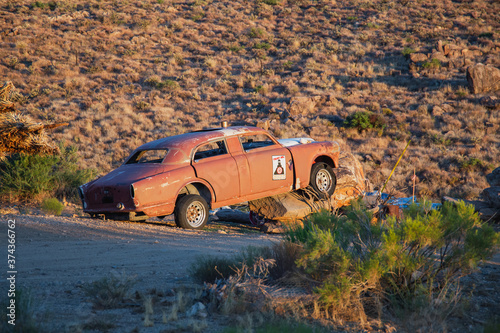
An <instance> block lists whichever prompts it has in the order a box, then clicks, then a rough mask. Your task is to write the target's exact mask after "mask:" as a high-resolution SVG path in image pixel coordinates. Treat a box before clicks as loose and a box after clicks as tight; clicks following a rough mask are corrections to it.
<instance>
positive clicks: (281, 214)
mask: <svg viewBox="0 0 500 333" xmlns="http://www.w3.org/2000/svg"><path fill="white" fill-rule="evenodd" d="M339 164H340V165H339V168H336V169H334V171H335V175H336V177H337V187H336V189H335V193H334V194H333V195H332V197H331V198H330V199H325V200H317V199H316V198H314V195H310V194H309V193H308V191H294V192H290V193H284V194H279V195H275V196H272V197H267V198H263V199H258V200H253V201H249V202H248V205H249V208H250V210H252V211H254V212H256V213H257V214H259V215H261V216H263V217H265V218H267V219H270V220H275V221H281V222H289V221H295V220H300V219H303V218H304V217H306V216H308V215H310V214H312V213H314V212H316V211H318V210H320V209H322V208H326V209H332V208H340V207H342V206H346V205H348V204H349V202H350V201H351V200H353V199H356V198H358V197H359V196H361V195H363V192H364V191H365V190H366V180H365V176H364V173H363V167H362V166H361V163H360V162H359V161H358V160H357V159H356V157H355V156H354V155H352V154H350V153H342V154H341V155H340V158H339Z"/></svg>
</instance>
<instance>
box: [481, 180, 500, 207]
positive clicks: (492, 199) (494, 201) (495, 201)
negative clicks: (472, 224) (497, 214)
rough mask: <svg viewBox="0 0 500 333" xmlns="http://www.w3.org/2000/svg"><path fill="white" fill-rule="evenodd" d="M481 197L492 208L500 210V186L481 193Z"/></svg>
mask: <svg viewBox="0 0 500 333" xmlns="http://www.w3.org/2000/svg"><path fill="white" fill-rule="evenodd" d="M481 196H482V197H483V198H484V200H485V201H486V202H488V203H489V204H490V206H491V208H496V209H500V186H492V187H488V188H486V189H484V190H483V192H481Z"/></svg>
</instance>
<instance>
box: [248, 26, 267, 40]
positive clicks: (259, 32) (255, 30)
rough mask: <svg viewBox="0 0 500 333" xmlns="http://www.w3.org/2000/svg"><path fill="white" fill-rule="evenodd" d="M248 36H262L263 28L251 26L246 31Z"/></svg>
mask: <svg viewBox="0 0 500 333" xmlns="http://www.w3.org/2000/svg"><path fill="white" fill-rule="evenodd" d="M248 36H249V37H250V38H258V37H262V36H264V30H262V29H261V28H251V29H250V32H249V33H248Z"/></svg>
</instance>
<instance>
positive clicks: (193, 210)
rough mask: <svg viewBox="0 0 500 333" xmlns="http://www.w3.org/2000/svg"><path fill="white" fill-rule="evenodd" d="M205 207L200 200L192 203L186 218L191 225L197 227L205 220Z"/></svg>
mask: <svg viewBox="0 0 500 333" xmlns="http://www.w3.org/2000/svg"><path fill="white" fill-rule="evenodd" d="M205 214H206V212H205V207H204V206H203V204H202V203H201V202H199V201H195V202H193V203H191V204H190V205H189V206H188V208H187V211H186V220H187V222H188V223H189V225H190V226H192V227H193V228H197V227H199V226H201V225H202V224H203V222H204V221H205Z"/></svg>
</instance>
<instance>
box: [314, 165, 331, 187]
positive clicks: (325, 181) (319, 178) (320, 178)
mask: <svg viewBox="0 0 500 333" xmlns="http://www.w3.org/2000/svg"><path fill="white" fill-rule="evenodd" d="M316 187H317V188H318V190H320V191H321V192H328V191H329V190H330V188H331V187H332V176H331V175H330V173H329V172H328V171H326V170H325V169H321V170H319V171H318V173H317V174H316Z"/></svg>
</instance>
